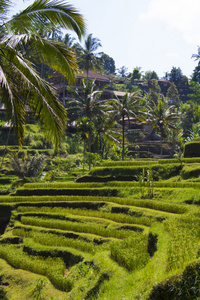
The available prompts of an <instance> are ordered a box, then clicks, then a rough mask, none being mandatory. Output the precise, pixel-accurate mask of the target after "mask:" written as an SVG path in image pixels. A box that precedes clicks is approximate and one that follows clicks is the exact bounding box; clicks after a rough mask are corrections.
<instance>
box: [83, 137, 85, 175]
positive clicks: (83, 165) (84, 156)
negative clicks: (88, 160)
mask: <svg viewBox="0 0 200 300" xmlns="http://www.w3.org/2000/svg"><path fill="white" fill-rule="evenodd" d="M84 170H85V140H84V148H83V175H84Z"/></svg>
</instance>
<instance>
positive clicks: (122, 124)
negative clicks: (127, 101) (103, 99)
mask: <svg viewBox="0 0 200 300" xmlns="http://www.w3.org/2000/svg"><path fill="white" fill-rule="evenodd" d="M122 160H124V115H123V116H122Z"/></svg>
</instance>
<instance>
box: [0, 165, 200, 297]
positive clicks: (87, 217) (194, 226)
mask: <svg viewBox="0 0 200 300" xmlns="http://www.w3.org/2000/svg"><path fill="white" fill-rule="evenodd" d="M196 167H197V172H196V178H197V176H198V167H199V166H198V165H197V166H196ZM194 170H196V169H195V167H194V165H193V166H190V165H188V167H187V168H186V167H185V168H184V175H185V174H186V175H185V176H186V177H187V181H188V176H189V175H188V174H190V172H192V174H194V173H195V172H194ZM176 179H177V180H179V179H178V178H176ZM176 179H174V180H176ZM181 182H182V183H184V181H183V180H182V181H181ZM160 183H161V182H160ZM168 183H170V184H171V183H173V180H171V181H169V180H168V181H166V182H165V184H166V187H165V188H157V187H154V197H153V198H152V199H148V198H146V199H141V194H140V188H139V187H134V186H133V187H131V184H130V183H128V182H127V183H119V182H117V183H114V182H113V183H108V185H106V186H109V185H110V186H113V187H118V188H119V190H120V193H119V195H121V197H81V196H57V197H56V196H53V197H51V196H31V197H20V196H1V197H0V203H2V204H4V205H5V204H6V205H8V206H9V205H12V206H13V208H14V211H13V212H14V214H13V217H12V219H11V222H10V227H9V228H8V230H7V232H6V233H5V235H4V236H3V237H2V238H9V237H11V238H12V237H13V234H14V235H16V236H21V237H22V238H24V243H23V244H19V246H13V249H14V248H15V247H16V249H18V250H17V251H18V252H19V255H22V257H26V259H27V261H26V263H27V264H26V267H24V268H27V269H28V268H29V267H28V265H29V262H28V256H27V255H25V254H24V251H23V247H24V245H25V246H26V247H29V248H28V249H29V250H30V251H32V253H33V251H35V253H40V254H41V251H46V253H47V252H48V251H50V252H52V253H53V251H55V249H56V248H57V249H60V248H58V246H59V247H61V243H65V246H64V248H62V249H61V250H64V249H65V251H66V250H67V251H69V252H70V251H71V253H72V254H74V255H75V254H77V253H80V254H81V255H82V256H83V258H84V260H83V262H79V263H75V264H74V265H72V266H70V267H69V269H68V270H67V271H66V272H67V273H66V274H67V276H66V274H65V275H64V274H60V275H59V276H60V277H59V278H60V280H61V281H62V280H65V277H67V278H68V279H69V280H70V282H72V283H73V287H72V289H71V291H70V292H69V293H63V292H61V291H59V290H58V289H55V288H54V287H53V286H52V283H51V282H52V280H51V278H50V281H49V279H48V278H47V277H48V276H47V277H46V276H41V275H35V274H33V273H32V272H26V271H23V270H16V269H13V268H12V267H11V266H9V265H8V264H7V263H6V262H5V261H4V260H2V259H1V260H0V274H1V275H2V282H3V283H5V282H7V283H9V285H3V290H4V291H5V292H7V297H8V299H37V298H38V299H54V300H55V299H77V300H78V299H102V300H103V299H109V300H110V299H113V300H114V299H115V300H116V299H119V300H122V299H126V300H128V299H148V295H149V293H150V291H151V290H152V288H153V286H154V285H155V284H157V283H159V282H162V281H163V280H165V279H167V278H171V277H172V276H174V275H177V274H181V273H182V272H183V270H184V269H185V267H186V266H187V264H189V263H190V262H191V261H194V260H195V259H197V258H198V254H197V253H198V250H199V236H200V230H199V228H200V209H199V206H197V205H195V203H198V202H199V199H200V191H199V190H198V189H197V188H189V187H184V188H183V187H182V188H178V187H177V188H172V187H167V185H168ZM170 184H169V185H170ZM169 185H168V186H169ZM70 187H72V188H75V187H77V188H79V189H80V188H86V187H87V188H90V189H92V188H95V187H98V188H103V187H104V184H96V183H91V184H78V183H77V185H76V184H75V183H66V184H65V183H62V184H60V185H59V184H56V183H55V184H52V185H51V184H49V183H48V184H43V186H41V185H38V184H36V185H34V184H30V185H28V184H27V185H26V188H27V189H30V188H47V189H48V188H70ZM121 190H122V191H121ZM123 190H125V192H124V191H123ZM122 196H123V197H122ZM19 203H23V205H24V206H20V205H19ZM40 203H41V205H39V204H40ZM42 203H43V204H45V206H43V204H42ZM62 203H65V204H66V203H67V205H68V207H66V205H65V207H62ZM187 203H191V204H187ZM26 204H28V206H26ZM58 204H59V205H58ZM75 204H76V205H75ZM98 204H99V206H98ZM100 204H101V205H100ZM18 205H19V207H18V208H17V206H18ZM74 205H75V206H74ZM87 205H88V208H87ZM60 206H61V207H60ZM87 209H88V210H87ZM116 210H121V211H120V213H116ZM27 213H31V214H33V215H34V214H35V213H37V214H42V215H43V216H45V215H48V216H49V217H48V219H46V221H45V222H46V223H45V224H44V223H43V227H39V226H41V223H40V225H39V223H38V224H37V218H39V217H38V215H37V218H35V219H34V222H35V223H34V222H33V223H32V224H31V223H30V222H31V218H30V217H31V216H29V217H28V216H27ZM19 215H22V216H23V217H22V218H21V219H20V218H19V217H18V216H19ZM56 216H60V217H61V218H63V217H65V218H68V219H69V220H68V221H67V222H69V221H70V220H71V219H73V226H72V227H73V230H69V228H68V229H66V228H62V226H63V225H62V222H63V221H62V222H61V221H59V222H60V223H59V222H57V225H58V224H61V225H60V227H59V228H56V226H55V227H54V229H51V226H50V223H52V222H51V221H50V220H53V219H52V218H55V217H56ZM50 217H51V219H49V218H50ZM159 218H160V219H159ZM24 220H26V223H27V222H28V223H27V224H29V225H26V223H24ZM40 221H42V218H41V220H40ZM48 222H49V223H48ZM81 222H82V223H81ZM55 224H56V223H55ZM81 224H82V225H81ZM89 224H90V225H91V226H88V225H89ZM13 225H14V228H13V227H12V226H13ZM124 225H126V226H130V225H132V226H138V227H140V228H143V229H144V233H142V232H141V233H137V234H136V233H134V232H132V231H131V230H130V228H129V229H128V227H127V229H126V232H127V236H128V235H130V238H132V239H133V240H132V241H133V242H132V246H131V247H129V248H124V253H127V258H128V257H129V254H130V253H131V251H132V250H134V247H136V248H137V247H139V246H138V245H139V244H134V241H137V237H138V235H139V236H140V235H145V234H146V235H148V233H149V232H151V233H152V234H153V235H154V236H157V237H158V242H157V251H156V252H155V253H154V255H153V256H152V257H149V259H148V261H147V262H145V263H144V264H142V265H141V264H139V263H138V264H137V265H134V266H136V267H134V269H132V271H129V270H127V268H126V267H124V266H125V265H126V264H124V266H123V265H122V263H120V261H121V262H124V263H127V262H126V261H125V260H126V257H125V258H124V257H120V259H121V260H120V259H119V260H114V259H113V258H112V256H111V253H112V251H111V246H110V244H112V243H115V242H117V243H118V241H120V243H121V244H119V245H121V246H119V248H121V247H124V244H123V243H125V242H123V240H121V239H119V236H120V234H118V233H117V234H116V233H115V230H116V228H118V227H123V226H124ZM96 226H97V227H98V230H97V227H96ZM15 228H18V232H17V229H15ZM20 228H21V229H20ZM23 228H29V229H28V230H29V232H31V234H32V235H31V234H30V233H29V235H28V234H27V233H26V234H25V232H24V233H22V231H23V230H24V229H23ZM88 228H90V230H88ZM13 229H15V230H14V231H13ZM20 230H21V231H20ZM34 230H35V231H39V232H43V234H44V235H43V236H41V237H39V235H38V236H36V235H34ZM109 230H110V231H109ZM108 231H109V237H108V238H106V237H105V235H107V233H108ZM106 232H107V233H106ZM52 234H54V237H57V238H53V236H52ZM66 234H71V235H78V236H79V237H78V240H77V243H76V242H74V241H75V240H73V243H71V245H70V238H69V240H64V238H63V237H62V236H63V235H66ZM122 236H123V231H122ZM61 237H62V238H61ZM95 239H96V240H99V241H100V240H102V241H103V246H98V245H96V246H95V247H94V246H92V245H93V243H94V240H95ZM42 240H43V241H42ZM81 240H82V241H83V240H84V243H85V244H84V243H82V246H81V247H82V248H81V247H80V241H81ZM124 241H126V239H125V240H124ZM116 245H117V244H116ZM70 246H71V248H70ZM3 247H4V245H0V253H1V257H4V258H5V254H2V253H3V251H2V250H1V249H2V248H3ZM6 247H8V250H9V247H10V246H9V245H8V246H6ZM49 247H50V248H49ZM62 247H63V246H62ZM84 247H85V248H84ZM76 249H77V250H76ZM177 249H178V250H177ZM143 250H144V252H145V251H147V249H143ZM76 251H79V252H76ZM126 251H127V252H126ZM8 252H9V251H8ZM118 252H119V254H120V249H119V251H118ZM140 252H142V250H141V251H140ZM29 255H30V253H29ZM134 255H135V256H136V260H137V258H138V260H139V259H143V258H142V257H140V253H138V252H137V251H135V254H134V252H133V254H132V257H133V256H134ZM11 256H12V257H13V255H12V253H11ZM122 256H123V255H122ZM30 257H31V256H30ZM130 259H131V256H130ZM7 260H9V259H8V258H7ZM43 261H44V258H41V264H42V262H43ZM11 264H13V266H14V264H15V261H13V263H11ZM39 264H40V263H39ZM132 265H133V264H132ZM38 268H39V267H38ZM52 270H53V269H52ZM25 274H28V275H27V276H25ZM63 275H64V276H63ZM63 277H64V279H63ZM41 280H42V281H41ZM22 290H23V295H22ZM0 292H1V291H0ZM0 295H1V294H0ZM166 299H167V298H166ZM169 299H173V298H169ZM177 299H179V298H177ZM180 299H182V298H180ZM185 299H190V298H185Z"/></svg>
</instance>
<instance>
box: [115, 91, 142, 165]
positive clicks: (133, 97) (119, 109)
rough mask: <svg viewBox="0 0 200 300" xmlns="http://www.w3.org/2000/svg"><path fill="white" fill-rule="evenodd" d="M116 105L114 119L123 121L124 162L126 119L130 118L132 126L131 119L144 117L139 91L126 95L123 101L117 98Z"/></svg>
mask: <svg viewBox="0 0 200 300" xmlns="http://www.w3.org/2000/svg"><path fill="white" fill-rule="evenodd" d="M115 105H116V107H115V109H114V111H113V118H114V119H115V120H122V160H124V142H125V118H126V117H127V118H128V123H129V126H130V118H133V119H134V120H137V119H138V118H139V117H140V116H141V115H142V110H141V97H140V93H139V91H135V92H133V93H131V94H129V93H126V94H125V95H124V96H123V97H122V98H121V99H120V98H117V101H116V102H115Z"/></svg>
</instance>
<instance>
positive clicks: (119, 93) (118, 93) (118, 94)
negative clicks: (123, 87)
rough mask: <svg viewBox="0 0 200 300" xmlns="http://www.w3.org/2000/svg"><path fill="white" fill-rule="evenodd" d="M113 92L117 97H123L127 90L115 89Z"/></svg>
mask: <svg viewBox="0 0 200 300" xmlns="http://www.w3.org/2000/svg"><path fill="white" fill-rule="evenodd" d="M113 93H114V95H115V96H117V97H123V96H124V95H126V94H127V92H122V91H113Z"/></svg>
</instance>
